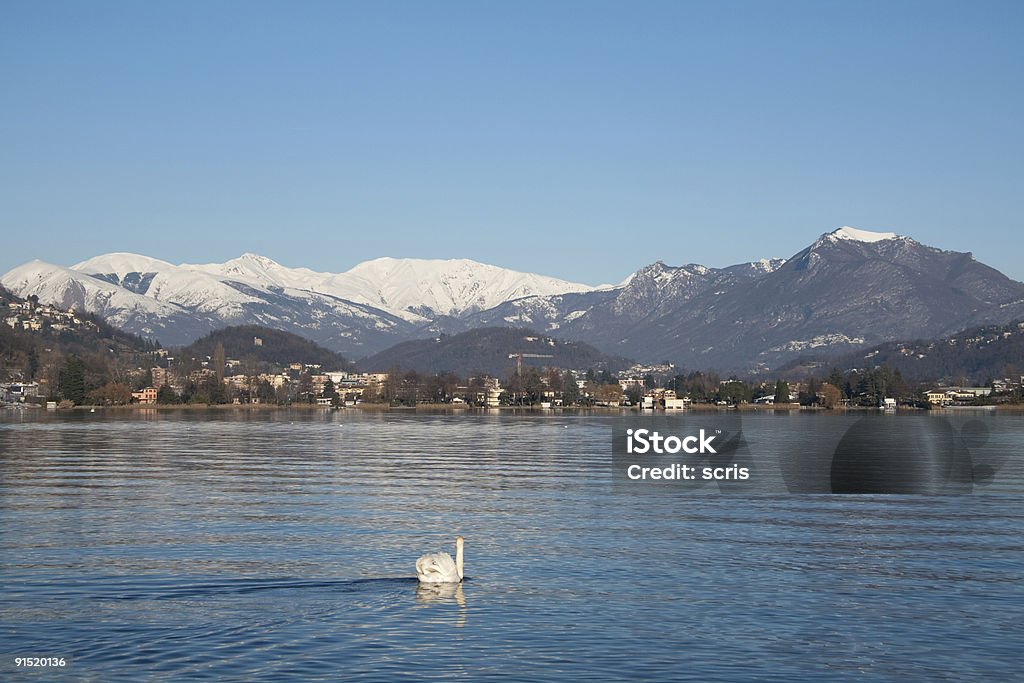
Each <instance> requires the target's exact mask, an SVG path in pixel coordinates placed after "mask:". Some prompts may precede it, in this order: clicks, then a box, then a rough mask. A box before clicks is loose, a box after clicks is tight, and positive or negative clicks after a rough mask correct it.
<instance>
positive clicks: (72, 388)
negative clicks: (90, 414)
mask: <svg viewBox="0 0 1024 683" xmlns="http://www.w3.org/2000/svg"><path fill="white" fill-rule="evenodd" d="M60 393H61V396H63V397H64V399H66V400H68V401H71V402H72V403H74V404H75V405H81V404H82V403H83V402H84V401H85V364H84V363H83V362H82V359H81V358H79V357H78V356H68V357H67V358H66V359H64V367H63V369H61V371H60Z"/></svg>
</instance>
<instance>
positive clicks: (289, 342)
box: [180, 325, 352, 370]
mask: <svg viewBox="0 0 1024 683" xmlns="http://www.w3.org/2000/svg"><path fill="white" fill-rule="evenodd" d="M257 340H258V342H257ZM218 343H221V344H223V345H224V355H225V357H227V358H237V359H239V360H244V359H247V358H253V359H255V360H256V361H257V362H262V363H270V364H273V365H278V366H287V365H288V364H290V363H305V364H308V365H319V366H320V367H321V368H322V369H323V370H346V369H348V368H350V367H351V365H352V364H351V363H350V362H349V361H348V360H346V359H345V358H344V357H343V356H341V355H339V354H337V353H335V352H334V351H330V350H328V349H325V348H324V347H322V346H320V345H319V344H316V343H314V342H311V341H309V340H308V339H304V338H303V337H300V336H298V335H295V334H292V333H291V332H283V331H281V330H272V329H269V328H266V327H260V326H258V325H240V326H237V327H225V328H223V329H220V330H215V331H214V332H211V333H210V334H208V335H206V336H205V337H202V338H201V339H197V340H196V341H195V342H193V343H192V344H190V345H188V346H186V347H184V348H183V349H181V352H180V353H181V354H182V355H184V356H193V357H196V358H202V357H205V356H211V357H212V356H213V355H214V351H215V349H216V347H217V344H218Z"/></svg>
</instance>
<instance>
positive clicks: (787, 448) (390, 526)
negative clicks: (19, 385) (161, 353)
mask: <svg viewBox="0 0 1024 683" xmlns="http://www.w3.org/2000/svg"><path fill="white" fill-rule="evenodd" d="M626 419H632V418H626ZM866 419H867V418H866ZM870 419H872V420H878V422H867V423H862V424H867V425H869V426H872V429H871V430H870V431H871V432H872V433H874V432H876V431H877V430H875V429H874V428H873V426H874V425H879V426H884V425H890V426H892V425H895V426H896V428H897V429H898V430H901V431H905V427H904V426H910V425H913V424H917V423H915V422H914V421H915V420H929V419H931V420H942V418H940V417H936V416H900V415H897V416H887V417H881V416H878V417H877V418H876V417H872V418H870ZM956 419H960V418H959V417H956ZM621 420H622V418H612V417H608V416H602V415H589V414H578V413H565V414H560V413H551V412H549V413H547V414H518V415H517V414H512V413H500V414H484V413H465V414H443V413H438V414H414V413H399V412H393V413H389V412H379V413H373V412H362V411H354V410H349V411H342V412H319V411H256V412H247V411H241V410H240V411H211V412H203V411H159V412H158V411H152V412H142V411H139V412H109V413H103V412H97V413H94V414H90V413H84V412H74V413H57V414H54V413H50V414H46V413H42V414H39V413H31V412H28V411H24V412H16V411H4V412H3V413H2V414H0V458H2V460H0V525H2V526H0V529H2V531H0V543H2V545H0V558H2V561H0V565H2V578H3V603H2V607H0V617H2V623H0V654H2V655H3V656H4V658H5V661H4V662H3V664H2V667H0V668H2V669H3V671H4V673H3V677H4V678H7V679H9V680H46V681H53V680H74V681H128V680H161V681H163V680H238V681H283V680H298V681H309V680H363V681H396V680H436V679H445V680H451V679H464V680H474V681H476V680H484V681H486V680H539V681H571V680H580V681H594V680H601V681H617V680H623V681H632V680H686V679H690V680H699V681H736V680H753V679H757V680H778V681H792V680H798V679H811V678H814V679H834V680H871V681H875V680H878V681H882V680H908V679H909V680H943V679H947V680H972V681H973V680H997V681H1005V680H1010V679H1017V680H1020V677H1021V652H1022V650H1024V636H1022V635H1021V634H1022V629H1021V624H1022V623H1024V534H1022V531H1024V524H1022V522H1024V512H1022V506H1021V503H1022V501H1024V495H1022V493H1021V491H1022V490H1024V485H1022V482H1024V475H1022V470H1021V465H1022V463H1021V458H1020V451H1021V447H1020V445H1019V444H1021V443H1022V437H1024V418H1022V417H1021V416H998V417H996V416H991V415H988V416H984V417H982V418H981V422H982V423H984V425H987V426H986V427H985V434H986V436H985V438H983V439H980V440H979V439H978V438H976V434H975V432H973V431H972V430H973V429H975V428H976V427H977V424H976V422H971V425H973V426H971V425H967V426H964V425H957V424H954V428H955V429H956V430H957V431H956V434H957V435H962V441H963V443H966V444H967V445H968V446H970V447H971V448H974V447H975V446H976V447H977V448H976V451H980V450H983V449H984V448H987V449H989V453H996V454H997V455H995V456H991V457H990V456H989V455H985V454H984V453H982V454H981V455H979V454H978V452H974V454H973V457H974V458H975V460H974V463H975V465H974V467H975V469H974V471H975V472H979V471H981V470H980V469H979V466H978V463H979V462H980V461H982V460H985V459H986V458H990V459H991V460H992V462H993V463H995V465H994V466H995V468H996V472H995V476H991V473H989V474H988V475H986V477H985V478H984V481H982V480H981V479H978V480H977V481H978V482H980V484H976V485H974V486H973V487H970V490H969V491H968V492H967V493H965V494H964V495H884V494H862V495H827V494H826V495H819V494H815V493H794V492H792V489H791V488H787V486H786V485H785V484H786V483H787V482H788V480H787V479H786V477H785V476H784V474H783V473H780V472H775V471H773V470H775V469H778V468H783V469H784V468H786V467H789V468H790V469H793V468H794V466H793V464H792V462H790V460H791V458H790V460H786V458H787V457H789V456H791V455H792V454H793V453H795V452H805V451H807V452H809V451H811V450H813V446H808V445H807V444H808V443H812V444H813V443H814V442H816V440H817V439H816V438H809V437H808V435H811V434H815V433H816V430H820V429H822V428H823V427H824V428H826V431H827V429H828V428H831V427H834V426H836V425H845V423H843V422H841V421H839V418H830V417H829V416H821V415H807V414H795V413H794V414H792V415H773V414H758V415H749V416H744V417H743V425H742V430H743V433H744V434H746V435H747V436H748V439H747V443H748V445H749V450H750V454H751V455H750V457H752V458H753V460H754V461H755V462H757V463H758V465H759V469H758V470H757V475H758V477H761V481H763V482H765V486H764V487H762V488H756V487H755V488H754V489H751V490H743V491H736V492H730V491H721V490H719V489H717V488H710V489H709V488H708V487H704V488H702V489H701V490H699V491H683V490H681V489H680V488H678V487H672V486H667V487H666V486H646V485H644V484H639V485H637V486H636V487H634V488H631V486H632V485H631V484H629V483H628V482H627V483H623V482H622V481H619V478H620V477H619V476H618V474H614V473H613V457H612V446H611V442H612V434H613V431H614V429H615V425H616V424H619V423H621ZM884 420H888V421H887V422H883V421H884ZM894 421H895V422H894ZM954 422H955V420H954ZM920 424H923V425H925V427H926V428H930V427H929V425H934V424H938V423H937V422H932V423H927V422H924V423H920ZM843 429H846V426H843ZM943 429H945V427H943ZM832 431H835V430H834V429H833V430H832ZM942 433H943V434H945V432H942ZM972 434H973V435H974V436H971V435H972ZM969 437H970V438H969ZM956 438H957V439H960V438H961V437H960V436H957V437H956ZM972 438H973V439H974V440H973V441H972V440H971V439H972ZM982 442H984V443H982ZM801 443H802V444H803V445H800V444H801ZM957 443H960V441H958V442H957ZM787 462H789V464H788V465H787V464H786V463H787ZM808 462H809V461H808ZM777 463H783V464H781V465H777ZM799 465H800V464H799V463H797V467H796V469H798V470H799V469H801V467H800V466H799ZM986 467H987V465H986ZM802 469H805V470H806V469H808V468H807V467H802ZM768 482H772V483H771V485H768ZM780 482H782V484H781V485H780ZM641 487H643V488H641ZM456 534H462V535H463V536H465V538H466V576H467V578H466V580H465V581H464V583H463V584H461V585H459V586H440V587H434V588H427V587H421V586H419V585H418V583H417V581H416V579H415V578H414V565H415V561H416V558H417V557H419V555H420V554H422V553H424V552H427V551H434V550H446V551H448V552H450V553H453V554H454V537H455V535H456ZM16 656H19V657H22V656H23V657H64V658H66V665H65V667H64V668H63V669H59V668H57V669H48V670H46V671H42V670H39V669H35V670H27V669H24V668H22V669H17V668H15V667H13V666H12V664H11V661H12V658H13V657H16Z"/></svg>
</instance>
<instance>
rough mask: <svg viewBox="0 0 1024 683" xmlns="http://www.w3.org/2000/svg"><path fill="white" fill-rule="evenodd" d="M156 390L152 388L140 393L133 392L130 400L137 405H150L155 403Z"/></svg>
mask: <svg viewBox="0 0 1024 683" xmlns="http://www.w3.org/2000/svg"><path fill="white" fill-rule="evenodd" d="M156 394H157V390H156V389H155V388H154V387H146V388H145V389H143V390H142V391H133V392H132V398H133V399H135V400H136V401H137V402H139V403H143V404H147V405H152V404H154V403H156Z"/></svg>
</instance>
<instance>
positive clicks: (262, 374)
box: [0, 298, 1024, 411]
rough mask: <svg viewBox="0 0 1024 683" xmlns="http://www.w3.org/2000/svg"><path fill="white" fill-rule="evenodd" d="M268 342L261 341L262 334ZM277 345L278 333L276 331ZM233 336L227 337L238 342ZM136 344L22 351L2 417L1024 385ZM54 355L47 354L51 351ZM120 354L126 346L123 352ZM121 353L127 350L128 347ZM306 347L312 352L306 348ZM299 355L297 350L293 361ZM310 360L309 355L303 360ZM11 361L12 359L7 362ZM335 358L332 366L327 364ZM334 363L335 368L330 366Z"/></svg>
mask: <svg viewBox="0 0 1024 683" xmlns="http://www.w3.org/2000/svg"><path fill="white" fill-rule="evenodd" d="M4 322H5V326H6V328H8V329H9V330H10V331H11V333H14V334H16V335H17V334H20V335H22V337H21V338H22V339H24V335H30V336H33V337H35V338H37V339H53V340H55V341H59V340H60V339H61V338H66V339H78V338H80V337H82V336H83V335H84V336H86V337H90V336H96V335H98V334H100V333H101V332H103V331H104V328H106V331H107V332H108V333H110V330H109V328H108V326H106V325H105V324H104V323H103V322H102V321H98V320H96V319H95V318H94V317H92V316H87V315H79V314H78V313H76V312H75V311H74V309H68V310H63V309H60V308H58V307H55V306H51V305H41V304H39V303H38V301H37V300H34V299H32V298H29V299H27V300H25V301H11V302H9V303H8V304H7V317H6V319H5V321H4ZM271 332H272V331H269V330H268V331H267V333H268V334H269V333H271ZM274 334H277V335H281V334H284V333H280V332H276V333H274ZM236 337H237V335H236ZM128 342H135V343H134V348H131V349H130V352H126V351H125V349H123V348H122V349H120V350H116V349H114V348H113V347H110V348H108V351H109V353H108V354H107V355H108V356H110V358H103V359H102V360H103V362H102V363H99V362H98V361H97V358H96V357H94V355H93V356H91V355H89V354H84V353H83V354H76V353H65V352H61V351H59V350H54V348H53V347H48V346H45V345H43V347H42V352H41V353H40V352H39V351H38V350H37V347H36V346H30V349H29V351H28V353H27V355H26V358H25V362H24V363H22V364H19V363H17V362H13V363H12V362H10V358H8V359H7V362H5V364H4V366H3V368H2V372H3V375H2V376H0V401H2V403H3V405H4V406H8V407H37V408H44V409H45V408H48V409H68V408H72V407H76V406H131V405H138V406H158V405H160V406H167V405H179V406H180V405H239V406H241V405H246V406H252V405H273V406H320V407H324V408H340V407H360V406H375V407H382V406H383V407H416V406H425V405H441V406H448V407H460V408H501V407H528V408H537V409H555V408H568V407H607V408H631V409H638V410H665V411H678V410H686V409H690V408H694V407H702V406H703V407H716V408H735V407H739V408H744V407H772V408H783V407H785V408H797V407H804V408H818V409H846V408H881V409H889V410H893V409H896V408H898V407H899V408H917V409H924V408H941V407H950V406H983V405H999V404H1015V403H1019V402H1021V398H1022V386H1024V376H1016V377H1004V378H998V379H993V380H991V381H990V382H988V383H987V384H986V385H984V386H969V385H966V384H961V385H956V386H953V385H948V386H946V385H936V384H928V383H913V382H908V381H906V380H904V379H903V378H902V377H901V376H900V374H899V373H898V372H896V371H893V370H892V369H891V368H889V367H886V366H881V367H875V368H870V369H851V370H846V371H841V370H839V369H833V370H832V371H831V373H830V374H829V375H828V376H825V377H821V378H810V379H801V378H786V377H781V378H778V379H775V380H774V381H760V380H755V381H751V380H748V379H743V378H739V377H736V376H729V377H720V376H719V375H718V374H716V373H714V372H704V371H696V370H694V371H684V370H683V369H680V368H678V367H676V366H675V365H673V364H671V363H662V364H633V365H631V366H629V367H627V368H624V369H621V370H616V371H614V372H613V371H611V370H609V369H607V368H588V369H576V368H573V369H563V368H554V367H544V366H532V365H525V366H524V365H523V364H522V360H523V359H522V358H521V357H519V358H513V356H515V355H516V354H509V367H508V368H507V370H506V372H505V373H504V374H502V375H501V376H494V375H488V374H476V375H472V376H466V377H463V376H459V375H457V374H455V373H452V372H442V373H437V374H429V373H422V372H417V371H415V370H408V369H402V368H397V367H396V368H391V369H389V370H388V371H387V372H361V371H357V370H355V369H353V368H352V366H351V363H348V362H347V361H345V360H344V359H341V358H340V357H337V356H336V355H334V354H331V353H330V352H327V351H326V350H323V349H319V350H320V351H321V352H322V353H324V354H327V360H326V361H325V360H321V361H320V362H310V360H309V359H308V358H302V357H295V358H292V359H289V360H287V361H284V362H268V361H267V360H261V359H260V352H261V351H262V350H263V347H264V338H263V337H261V336H258V335H253V336H251V337H246V338H245V345H246V346H247V347H248V348H247V349H245V351H246V353H244V354H238V355H239V357H233V356H230V355H228V354H227V353H226V351H225V347H224V344H223V343H222V342H217V343H216V344H215V345H214V346H213V349H212V353H209V354H205V355H203V354H195V353H188V350H187V349H179V350H170V349H164V348H159V347H157V346H155V345H152V344H149V343H145V342H142V340H138V339H137V338H135V339H131V338H129V339H128ZM54 346H57V345H56V344H55V345H54ZM122 346H124V345H122ZM128 346H132V344H131V343H129V344H128ZM311 346H312V345H311ZM295 353H296V354H301V353H302V352H301V351H296V352H295ZM306 355H308V353H307V354H306ZM8 356H11V354H8ZM332 359H333V361H332ZM332 362H333V366H332Z"/></svg>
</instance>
